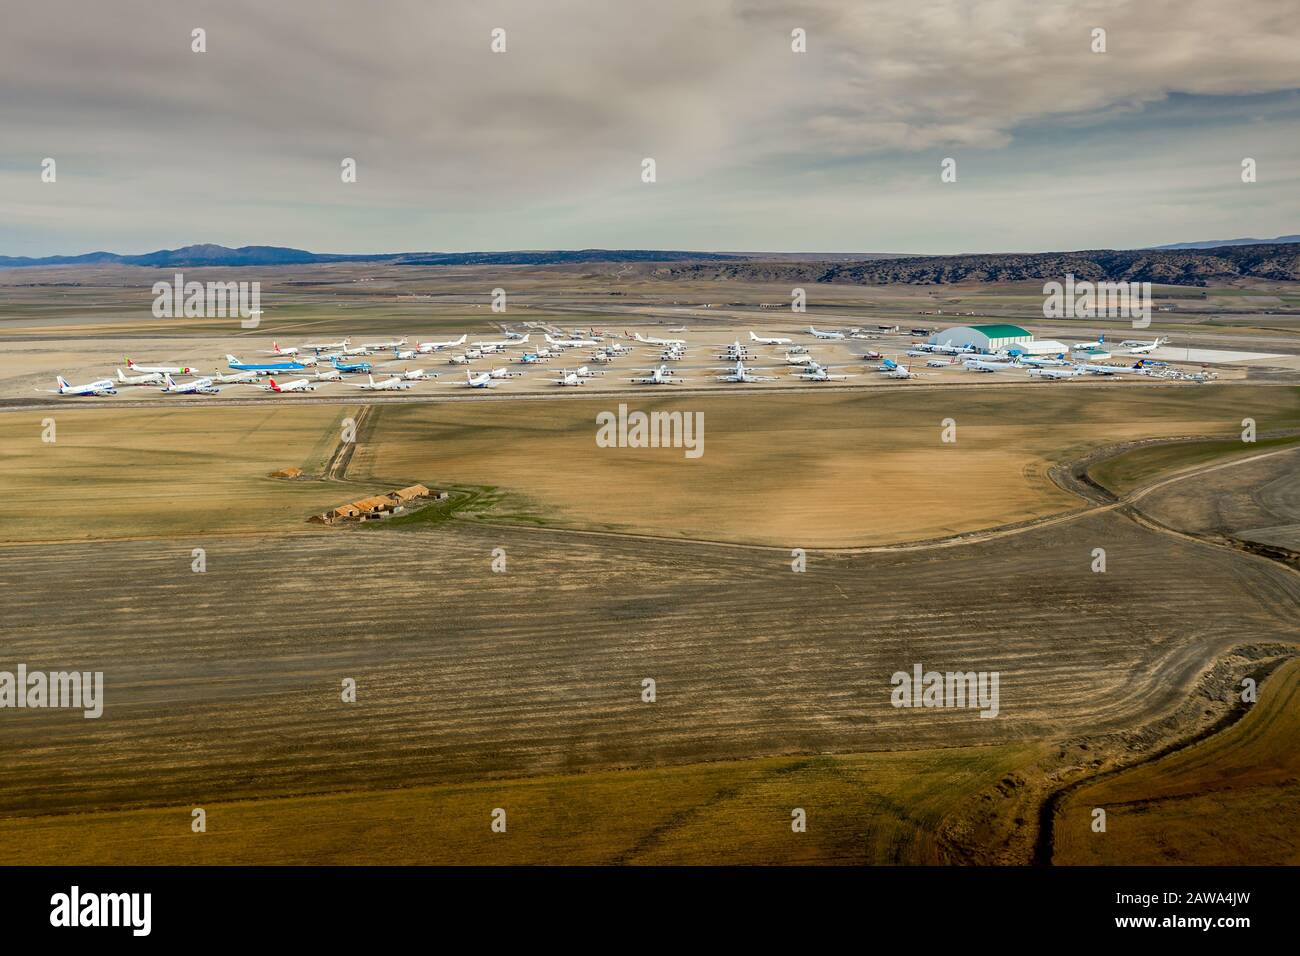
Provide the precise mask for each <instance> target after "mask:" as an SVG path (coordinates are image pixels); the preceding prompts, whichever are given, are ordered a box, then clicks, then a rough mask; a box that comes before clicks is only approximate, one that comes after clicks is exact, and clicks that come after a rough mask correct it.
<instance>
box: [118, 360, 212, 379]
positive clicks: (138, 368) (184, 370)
mask: <svg viewBox="0 0 1300 956" xmlns="http://www.w3.org/2000/svg"><path fill="white" fill-rule="evenodd" d="M227 357H229V356H227ZM126 367H127V368H129V369H130V370H131V371H133V372H145V373H149V372H157V373H158V374H160V375H167V374H169V373H170V374H172V375H195V374H197V372H198V370H197V369H193V368H190V367H189V366H188V365H136V364H135V363H134V362H132V361H131V360H130V359H129V358H128V359H127V360H126Z"/></svg>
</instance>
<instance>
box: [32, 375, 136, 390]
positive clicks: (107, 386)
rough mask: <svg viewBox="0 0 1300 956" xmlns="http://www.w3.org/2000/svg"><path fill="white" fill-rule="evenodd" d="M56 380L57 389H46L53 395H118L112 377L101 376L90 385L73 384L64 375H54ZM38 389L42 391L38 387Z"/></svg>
mask: <svg viewBox="0 0 1300 956" xmlns="http://www.w3.org/2000/svg"><path fill="white" fill-rule="evenodd" d="M54 379H55V381H57V382H58V383H59V387H58V388H57V389H46V390H45V391H48V392H50V393H51V394H53V395H116V394H117V389H115V388H114V387H113V380H112V379H111V378H101V379H100V380H99V381H97V382H91V383H90V384H89V385H73V384H72V383H71V382H69V381H68V380H67V379H66V378H64V377H63V376H62V375H56V376H54ZM37 391H40V389H38V390H37Z"/></svg>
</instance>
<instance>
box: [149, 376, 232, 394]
mask: <svg viewBox="0 0 1300 956" xmlns="http://www.w3.org/2000/svg"><path fill="white" fill-rule="evenodd" d="M163 391H164V392H165V393H167V394H168V395H199V394H202V395H215V394H217V392H219V391H221V389H219V388H217V387H216V386H215V385H213V384H212V379H210V378H196V379H195V380H194V381H192V382H186V383H185V384H184V385H178V384H176V380H175V379H173V378H172V376H171V373H170V372H165V373H164V374H163Z"/></svg>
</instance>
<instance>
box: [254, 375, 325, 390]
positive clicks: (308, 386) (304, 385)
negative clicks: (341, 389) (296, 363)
mask: <svg viewBox="0 0 1300 956" xmlns="http://www.w3.org/2000/svg"><path fill="white" fill-rule="evenodd" d="M266 390H267V391H268V392H314V391H316V386H315V385H313V384H312V383H311V382H309V381H307V379H305V378H300V379H297V380H295V381H292V382H285V383H284V384H283V385H281V384H280V383H279V382H277V381H276V380H275V379H273V378H272V379H268V380H267V384H266Z"/></svg>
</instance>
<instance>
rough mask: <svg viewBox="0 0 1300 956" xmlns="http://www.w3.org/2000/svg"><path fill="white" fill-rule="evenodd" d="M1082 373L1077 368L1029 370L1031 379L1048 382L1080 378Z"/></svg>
mask: <svg viewBox="0 0 1300 956" xmlns="http://www.w3.org/2000/svg"><path fill="white" fill-rule="evenodd" d="M1079 374H1080V372H1079V370H1078V369H1076V368H1031V369H1030V370H1029V377H1030V378H1043V379H1048V380H1055V379H1062V378H1078V376H1079Z"/></svg>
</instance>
